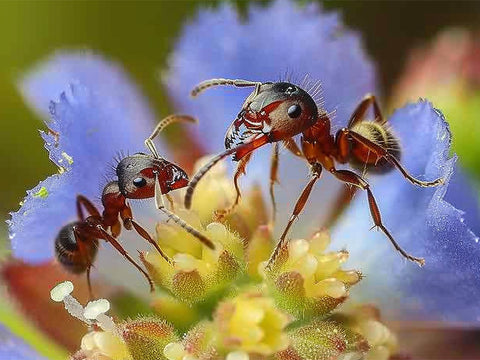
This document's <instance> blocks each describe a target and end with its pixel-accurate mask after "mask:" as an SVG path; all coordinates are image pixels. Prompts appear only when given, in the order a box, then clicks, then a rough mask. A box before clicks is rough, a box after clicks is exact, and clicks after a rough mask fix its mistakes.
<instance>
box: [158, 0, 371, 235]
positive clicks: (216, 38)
mask: <svg viewBox="0 0 480 360" xmlns="http://www.w3.org/2000/svg"><path fill="white" fill-rule="evenodd" d="M169 65H170V69H169V72H168V74H167V75H168V76H167V77H166V78H165V82H164V83H165V85H166V86H167V90H168V92H169V94H170V97H171V99H172V101H173V102H174V104H175V105H176V108H177V110H178V111H181V112H186V113H189V114H192V115H194V116H196V117H198V119H199V120H200V124H199V126H198V127H197V128H195V129H193V131H196V135H197V137H198V139H199V140H201V141H203V145H204V146H205V148H206V149H207V150H208V151H210V152H215V153H216V152H220V151H221V150H223V143H224V142H223V139H224V135H225V131H226V129H227V127H228V125H229V124H230V123H231V122H232V121H233V119H234V118H235V117H236V115H237V113H238V112H239V110H240V108H241V106H242V103H243V101H244V100H245V98H246V97H247V96H248V94H249V92H251V91H252V89H232V88H230V89H229V88H224V89H212V90H209V91H207V92H205V93H203V94H201V95H200V96H199V97H198V98H195V99H192V98H190V97H189V93H190V90H191V89H192V88H193V87H194V86H195V85H196V84H198V83H199V82H201V81H203V80H206V79H210V78H219V77H226V78H232V79H235V78H240V79H248V80H257V81H276V80H279V79H280V78H281V77H282V76H283V77H284V78H285V74H286V73H293V74H294V75H293V78H294V80H295V78H296V79H297V80H298V81H295V82H297V83H299V84H301V83H302V79H303V77H304V76H305V75H306V74H308V75H309V78H310V79H312V80H313V81H317V80H318V81H320V82H321V84H322V88H323V93H322V98H323V99H322V100H323V102H324V104H325V108H326V109H327V110H328V111H329V112H335V116H334V117H335V120H336V122H335V124H334V127H335V128H336V129H337V128H340V127H341V125H342V124H345V123H346V121H347V120H348V117H349V116H350V114H351V112H352V111H353V110H354V108H355V106H356V104H357V103H358V102H359V101H360V100H361V98H362V97H363V96H364V95H365V94H366V93H367V92H374V93H375V92H376V91H375V90H376V80H375V72H374V66H373V64H372V62H371V61H370V60H369V58H368V57H367V56H366V54H365V52H364V51H363V48H362V44H361V41H360V36H359V35H358V34H356V33H355V32H352V31H350V30H347V29H345V28H344V27H343V24H342V22H341V20H340V18H339V15H338V14H337V13H335V12H325V11H323V10H322V9H321V8H320V6H319V5H317V4H309V5H308V6H304V7H301V6H299V5H298V4H296V3H295V2H293V1H285V0H283V1H282V0H279V1H275V2H273V3H272V4H270V5H269V6H267V7H263V6H259V5H251V6H250V8H249V10H248V16H247V20H246V21H243V20H242V19H240V16H239V15H238V14H237V12H236V11H235V10H234V9H233V8H232V6H230V5H223V6H220V7H219V8H218V9H215V10H211V9H209V10H203V11H201V12H200V13H199V15H198V16H197V18H195V19H194V20H193V21H192V23H190V24H189V25H187V26H186V28H185V29H184V31H183V34H182V35H181V37H180V39H179V41H178V43H177V45H176V47H175V50H174V53H173V55H172V57H171V59H170V62H169ZM306 89H307V90H308V89H309V87H308V86H307V87H306ZM268 163H269V149H260V150H259V151H257V152H255V155H254V158H253V160H252V162H251V164H249V166H248V168H247V174H248V175H247V177H246V180H245V181H248V179H255V181H259V182H260V183H261V184H267V183H268V179H267V177H268V176H269V171H268V165H267V164H268ZM279 178H280V186H279V188H278V191H277V194H278V200H279V208H280V209H281V210H283V211H281V212H280V214H279V215H280V216H279V218H278V220H279V221H278V223H279V224H284V223H285V221H286V219H287V218H288V216H289V213H290V211H291V210H292V207H293V204H294V202H295V200H296V198H297V197H298V195H299V194H300V192H301V188H302V187H303V186H304V185H305V184H306V182H307V181H308V168H307V166H306V165H305V162H304V161H298V160H297V159H294V158H293V156H291V154H286V156H284V157H282V159H281V164H280V176H279ZM287 186H288V189H296V190H295V191H286V190H287ZM318 188H319V189H318V190H316V191H315V193H314V194H313V197H312V198H315V201H316V202H317V204H321V206H315V207H313V206H312V207H308V209H306V211H307V213H306V214H305V215H302V217H301V220H302V221H303V220H304V219H315V220H313V221H315V223H316V224H318V222H319V219H320V218H321V217H324V215H325V212H326V211H324V210H323V209H329V208H330V206H329V204H330V203H331V202H332V199H333V198H334V197H335V194H336V190H337V189H338V182H336V181H332V180H331V179H328V178H327V179H325V180H322V185H321V186H320V185H319V186H318ZM311 211H314V213H315V214H313V213H311V214H308V212H311ZM322 213H323V215H322ZM300 228H301V226H297V227H296V229H300Z"/></svg>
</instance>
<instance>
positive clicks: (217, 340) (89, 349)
mask: <svg viewBox="0 0 480 360" xmlns="http://www.w3.org/2000/svg"><path fill="white" fill-rule="evenodd" d="M200 186H201V187H204V189H198V191H197V194H198V195H197V196H196V198H195V201H194V208H193V210H191V211H186V210H183V209H178V208H176V210H175V211H176V212H177V213H178V214H179V216H181V217H182V218H183V219H185V220H187V221H188V222H189V223H190V224H192V225H193V226H195V227H196V228H198V229H203V230H202V231H203V233H204V234H205V235H206V236H208V237H209V238H210V239H211V240H212V241H213V242H214V243H215V250H212V249H208V248H206V247H205V246H202V245H201V244H200V243H199V242H198V241H197V240H196V239H195V238H193V237H192V236H191V235H189V234H187V233H186V232H185V231H183V230H182V229H179V228H178V227H176V226H173V225H170V224H161V225H158V226H157V241H158V243H159V245H160V246H161V247H162V248H163V249H164V250H165V252H166V253H167V254H168V255H169V256H170V257H171V259H172V260H173V265H172V264H170V263H168V262H167V261H165V259H164V258H163V257H161V256H159V255H158V254H157V253H156V252H150V253H143V254H142V256H141V258H142V261H143V263H144V265H145V266H146V268H147V270H148V272H149V273H150V275H151V277H152V278H153V279H154V282H155V284H156V285H157V288H158V291H157V292H156V293H155V294H154V296H153V299H152V302H151V304H152V309H153V311H154V312H155V313H156V317H148V318H139V319H135V320H129V321H126V322H115V325H114V326H113V327H112V326H110V327H109V328H107V329H105V328H103V327H101V326H100V327H99V326H92V325H95V324H93V323H92V322H88V321H87V323H88V324H89V325H90V328H91V329H92V330H91V332H89V333H88V334H87V335H85V337H84V339H83V341H82V345H81V350H80V351H79V352H78V353H77V354H76V355H75V356H74V359H76V360H77V359H78V360H79V359H84V360H86V359H88V360H130V359H133V360H150V359H152V360H153V359H155V360H161V359H163V360H222V359H225V360H249V359H251V360H253V359H255V360H270V359H272V360H273V359H275V360H287V359H288V360H310V359H312V360H313V359H315V360H327V359H328V360H332V359H342V360H356V359H360V358H367V359H370V360H386V359H388V358H389V357H390V355H392V354H393V353H394V352H395V350H396V340H395V337H394V335H392V333H391V332H390V331H389V330H388V328H386V327H385V326H384V325H383V324H382V323H380V322H379V319H378V318H376V317H375V316H373V315H372V312H371V311H367V310H365V309H363V308H357V309H354V310H352V309H350V310H343V311H339V310H338V308H337V307H338V305H340V304H341V303H343V302H344V301H345V300H346V299H347V298H348V296H349V289H350V287H352V286H354V285H355V284H357V283H358V282H359V281H360V280H361V278H362V277H361V274H360V273H359V272H358V271H355V270H345V269H343V265H344V263H345V261H346V260H347V259H348V252H347V251H345V250H340V251H328V247H329V245H330V237H329V234H328V232H326V231H319V232H317V233H315V234H314V235H313V236H312V237H311V238H309V239H293V240H290V241H288V242H287V243H286V244H285V246H284V247H283V248H281V250H280V252H279V254H278V256H277V257H276V259H275V261H274V262H273V263H272V264H271V266H269V267H267V266H266V264H267V261H268V259H269V257H270V254H271V251H272V249H273V245H274V243H275V238H274V236H273V235H272V226H271V224H268V223H267V221H268V216H267V211H266V206H265V205H264V203H263V200H262V197H261V192H260V191H259V190H258V189H255V188H254V189H253V190H251V191H250V192H248V193H247V194H246V196H245V197H244V198H243V199H242V202H241V205H240V206H239V207H238V208H237V210H236V211H235V212H234V213H232V214H230V215H229V216H226V217H224V218H223V219H222V222H216V221H215V220H219V219H218V218H215V216H214V215H213V216H212V214H214V210H215V209H218V208H222V207H226V206H228V203H229V201H230V200H231V198H232V197H233V191H232V189H231V184H230V183H229V181H228V180H227V177H226V175H225V170H224V169H222V168H221V167H219V169H216V171H212V172H211V173H209V174H208V175H207V176H206V178H205V179H204V180H203V181H202V183H201V184H199V187H200ZM176 207H178V204H177V205H176ZM212 221H213V222H212ZM76 306H77V307H78V306H79V305H78V304H77V305H76ZM80 307H81V306H80ZM107 318H108V317H107Z"/></svg>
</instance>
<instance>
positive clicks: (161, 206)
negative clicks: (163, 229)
mask: <svg viewBox="0 0 480 360" xmlns="http://www.w3.org/2000/svg"><path fill="white" fill-rule="evenodd" d="M155 205H156V206H157V209H158V210H160V211H162V212H163V213H164V214H165V215H167V217H168V219H170V220H173V222H175V223H176V224H178V225H179V226H180V227H182V228H183V229H184V230H185V231H186V232H188V233H189V234H192V235H193V236H195V237H196V238H197V239H198V240H200V241H201V242H202V243H203V244H204V245H206V246H208V247H209V248H210V249H212V250H213V249H215V245H213V243H212V241H211V240H210V239H209V238H207V237H206V236H205V235H203V234H201V233H200V232H199V231H198V230H196V229H195V228H193V227H192V226H191V225H190V224H188V223H186V222H185V221H184V220H182V219H180V218H179V217H178V216H177V215H175V214H174V213H172V212H171V211H170V210H168V209H167V208H166V207H165V202H164V201H163V196H162V190H161V188H160V182H159V181H158V173H155Z"/></svg>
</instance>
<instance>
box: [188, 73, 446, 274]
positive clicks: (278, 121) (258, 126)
mask: <svg viewBox="0 0 480 360" xmlns="http://www.w3.org/2000/svg"><path fill="white" fill-rule="evenodd" d="M220 85H230V86H235V87H255V90H254V91H253V92H252V93H251V94H250V95H249V96H248V97H247V99H246V100H245V102H244V104H243V106H242V109H241V111H240V113H239V114H238V115H237V117H236V119H235V120H234V121H233V123H232V124H231V125H230V127H229V128H228V130H227V133H226V136H225V147H226V150H225V151H224V152H222V153H220V154H219V155H217V156H215V157H214V158H213V159H211V161H210V162H209V163H207V164H206V165H205V166H204V167H203V168H201V169H200V170H199V171H198V172H197V174H195V176H194V177H193V179H192V180H191V182H190V184H189V186H188V188H187V192H186V195H185V200H184V201H185V207H187V208H189V207H190V206H191V201H192V197H193V193H194V190H195V187H196V186H197V184H198V182H199V181H200V179H201V178H202V177H203V176H204V175H205V173H206V172H207V171H209V169H210V168H212V167H213V166H214V165H215V164H216V163H217V162H219V161H220V160H222V159H223V158H225V157H227V156H229V155H233V160H234V161H238V162H239V163H238V167H237V171H236V172H235V175H234V183H235V189H236V191H237V197H236V199H235V203H234V204H233V206H232V207H231V208H230V209H228V210H226V211H224V212H228V211H230V210H231V209H232V208H233V207H234V206H235V205H236V204H238V201H239V198H240V191H239V187H238V178H239V176H240V175H241V174H242V173H244V172H245V166H246V164H247V163H248V161H249V159H250V157H251V154H252V152H253V151H254V150H256V149H258V148H259V147H261V146H263V145H265V144H267V143H274V151H273V156H272V165H271V173H270V194H271V196H272V202H273V205H275V202H274V197H273V184H274V182H275V179H276V172H277V169H278V142H280V141H282V142H283V143H284V144H285V146H286V148H287V149H288V150H290V151H291V152H292V153H293V154H295V155H296V156H301V157H303V158H305V159H306V161H307V162H308V164H309V165H310V168H311V180H310V181H309V182H308V183H307V185H306V186H305V188H304V189H303V191H302V193H301V195H300V197H299V198H298V200H297V202H296V204H295V207H294V210H293V213H292V215H291V217H290V219H289V221H288V223H287V226H286V227H285V230H284V231H283V233H282V235H281V237H280V240H279V242H278V244H277V245H276V247H275V249H274V251H273V253H272V255H271V257H270V259H269V261H268V264H267V269H270V268H271V267H272V266H273V264H274V263H275V260H276V258H277V256H278V254H279V252H280V250H281V249H282V248H283V246H284V243H285V241H286V236H287V234H288V231H289V230H290V228H291V226H292V224H293V222H294V221H295V220H296V219H297V217H298V215H299V214H300V212H301V211H302V209H303V208H304V206H305V204H306V202H307V200H308V197H309V195H310V193H311V191H312V188H313V186H314V184H315V182H316V181H317V180H318V179H319V178H320V175H321V173H322V169H323V168H325V169H327V170H328V171H329V172H330V173H331V174H332V175H333V176H335V177H336V178H337V179H338V180H340V181H341V182H343V183H345V184H350V185H353V186H356V187H358V188H360V189H362V190H365V191H366V192H367V197H368V204H369V207H370V214H371V216H372V219H373V222H374V224H375V226H376V227H378V228H379V229H380V230H381V231H382V232H383V233H384V234H385V236H386V237H387V238H388V239H389V240H390V242H391V243H392V245H393V246H394V247H395V249H396V250H397V251H398V252H399V253H400V254H401V255H402V256H403V257H405V258H406V259H408V260H410V261H413V262H416V263H417V264H419V265H420V266H423V265H424V263H425V260H424V259H423V258H417V257H414V256H412V255H410V254H408V253H407V252H406V251H405V250H403V249H402V248H401V247H400V245H398V244H397V242H396V241H395V239H394V238H393V236H392V235H391V234H390V232H389V231H388V230H387V228H386V227H385V226H384V225H383V223H382V219H381V215H380V210H379V208H378V205H377V202H376V200H375V197H374V196H373V193H372V191H371V189H370V186H369V184H368V182H367V181H366V180H365V179H364V178H363V177H362V176H360V175H358V174H356V173H355V172H353V171H350V170H338V169H336V167H335V163H340V164H346V163H350V164H351V165H353V166H358V165H359V164H362V165H364V166H365V168H366V169H368V170H374V171H376V172H379V173H380V172H386V171H389V170H392V169H394V168H396V169H398V170H399V171H400V172H401V173H402V175H403V176H404V177H405V178H406V179H407V180H409V181H410V182H411V183H412V184H414V185H417V186H422V187H430V186H437V185H440V184H442V183H443V179H436V180H434V181H421V180H418V179H416V178H414V177H413V176H412V175H410V174H409V173H408V172H407V170H406V169H405V168H404V167H403V166H402V165H401V164H400V162H399V160H398V158H399V155H400V147H399V142H398V139H396V138H395V137H394V135H393V134H392V132H391V130H390V128H389V126H388V123H387V120H386V119H385V118H384V117H383V115H382V113H381V111H380V107H379V105H378V103H377V101H376V99H375V96H373V95H370V94H369V95H367V96H365V98H364V99H363V100H362V101H361V102H360V104H359V105H358V106H357V108H356V109H355V111H354V112H353V114H352V116H351V117H350V121H349V122H348V125H347V127H346V128H342V129H341V130H339V131H338V132H337V133H336V134H335V135H333V134H332V133H331V122H330V118H329V116H328V114H327V112H326V111H325V110H324V109H323V108H321V107H320V109H319V107H318V106H317V104H316V103H315V101H314V100H313V98H312V97H311V96H310V95H309V94H308V93H307V92H306V91H305V90H303V89H301V88H300V87H298V86H297V85H294V84H291V83H288V82H276V83H273V82H265V83H262V82H255V81H247V80H230V79H212V80H207V81H204V82H202V83H200V84H199V85H198V86H196V87H195V88H194V89H193V90H192V92H191V95H192V96H197V95H198V94H199V93H201V92H202V91H204V90H206V89H208V88H211V87H214V86H220ZM370 107H372V108H373V113H374V120H373V121H367V120H365V117H366V114H367V111H368V110H369V109H370ZM300 133H301V134H302V136H301V139H300V141H301V148H299V147H298V146H297V144H296V143H295V141H294V140H293V138H292V137H293V136H296V135H298V134H300Z"/></svg>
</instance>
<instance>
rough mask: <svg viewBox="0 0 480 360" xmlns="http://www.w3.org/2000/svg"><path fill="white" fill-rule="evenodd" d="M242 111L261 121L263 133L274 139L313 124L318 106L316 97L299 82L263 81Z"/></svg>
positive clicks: (297, 131) (289, 134)
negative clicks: (301, 86) (314, 98)
mask: <svg viewBox="0 0 480 360" xmlns="http://www.w3.org/2000/svg"><path fill="white" fill-rule="evenodd" d="M241 114H243V117H244V118H246V119H247V120H250V121H252V122H255V120H256V121H258V120H259V119H260V120H262V121H263V129H262V132H263V133H264V134H265V135H267V136H268V137H269V141H270V142H274V141H279V140H283V139H285V138H288V137H292V136H295V135H297V134H299V133H301V132H303V131H304V130H306V129H307V128H309V127H310V126H312V125H313V124H314V123H315V122H316V121H317V118H318V108H317V105H316V103H315V101H314V100H313V98H312V97H311V96H310V95H309V94H308V93H307V92H306V91H305V90H303V89H302V88H300V87H298V86H297V85H294V84H291V83H288V82H276V83H263V84H261V85H260V86H259V88H258V91H254V92H253V93H252V94H250V96H249V97H248V98H247V99H246V100H245V103H244V105H243V108H242V112H241ZM253 118H254V119H255V120H254V119H253Z"/></svg>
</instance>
